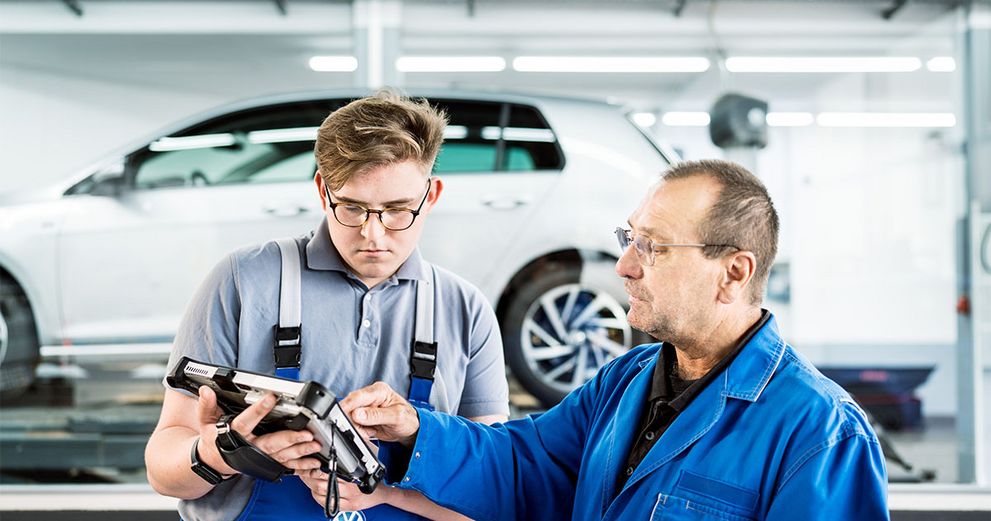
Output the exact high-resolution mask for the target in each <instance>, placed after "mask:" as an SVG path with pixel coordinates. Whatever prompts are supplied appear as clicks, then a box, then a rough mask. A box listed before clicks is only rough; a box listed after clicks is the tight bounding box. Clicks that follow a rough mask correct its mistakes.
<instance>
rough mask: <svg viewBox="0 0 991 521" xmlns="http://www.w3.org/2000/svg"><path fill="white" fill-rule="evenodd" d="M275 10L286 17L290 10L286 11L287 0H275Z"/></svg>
mask: <svg viewBox="0 0 991 521" xmlns="http://www.w3.org/2000/svg"><path fill="white" fill-rule="evenodd" d="M274 2H275V8H276V9H277V10H278V11H279V14H281V15H282V16H285V15H286V14H288V12H289V10H288V9H286V0H274Z"/></svg>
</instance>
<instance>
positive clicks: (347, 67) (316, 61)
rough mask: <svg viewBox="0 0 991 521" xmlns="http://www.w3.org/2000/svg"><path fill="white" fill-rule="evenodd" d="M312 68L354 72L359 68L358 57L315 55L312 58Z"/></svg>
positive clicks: (323, 70)
mask: <svg viewBox="0 0 991 521" xmlns="http://www.w3.org/2000/svg"><path fill="white" fill-rule="evenodd" d="M310 68H311V69H313V70H314V71H317V72H354V71H356V70H358V59H357V58H355V57H354V56H314V57H312V58H310Z"/></svg>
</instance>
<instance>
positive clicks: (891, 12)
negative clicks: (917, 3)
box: [881, 0, 908, 20]
mask: <svg viewBox="0 0 991 521" xmlns="http://www.w3.org/2000/svg"><path fill="white" fill-rule="evenodd" d="M907 3H908V0H895V3H893V4H891V7H889V8H887V9H885V10H884V11H881V18H884V19H885V20H891V17H893V16H895V13H897V12H898V11H900V10H901V8H902V7H905V4H907Z"/></svg>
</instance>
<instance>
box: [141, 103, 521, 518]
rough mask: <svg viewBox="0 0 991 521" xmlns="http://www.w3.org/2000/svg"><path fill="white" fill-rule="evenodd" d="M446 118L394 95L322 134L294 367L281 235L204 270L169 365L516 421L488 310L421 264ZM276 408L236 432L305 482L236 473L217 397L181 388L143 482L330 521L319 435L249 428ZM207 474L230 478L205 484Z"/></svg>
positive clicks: (172, 393)
mask: <svg viewBox="0 0 991 521" xmlns="http://www.w3.org/2000/svg"><path fill="white" fill-rule="evenodd" d="M445 125H446V118H445V116H444V115H443V114H442V113H440V112H438V111H437V110H435V109H433V108H431V107H430V106H429V105H428V104H427V103H426V102H425V101H420V102H414V101H411V100H409V99H407V98H402V97H399V96H396V95H395V94H392V93H389V92H380V93H378V94H376V95H375V96H372V97H369V98H364V99H360V100H357V101H354V102H352V103H350V104H349V105H347V106H345V107H343V108H341V109H339V110H337V111H335V112H334V113H332V114H331V115H330V116H329V117H328V118H327V119H326V120H325V121H324V122H323V125H321V127H320V130H319V132H318V136H317V143H316V159H317V166H318V169H319V170H318V172H317V176H316V177H315V184H316V191H317V194H318V196H319V197H320V200H321V202H322V205H323V208H324V211H325V213H326V216H325V219H323V220H322V222H321V223H320V225H319V227H318V228H317V229H316V230H315V231H314V232H311V233H310V234H309V235H307V236H305V237H301V238H298V239H296V241H295V242H296V246H297V248H298V250H299V252H300V264H301V271H302V273H301V296H300V303H301V328H300V340H301V342H300V343H301V346H302V347H301V349H300V351H299V352H298V353H299V357H298V358H296V357H295V355H294V354H293V356H290V360H289V361H290V362H292V361H293V360H298V362H297V363H296V364H292V363H289V364H288V365H289V366H292V367H285V366H286V365H287V362H286V360H285V357H283V356H281V355H280V360H279V363H278V364H277V363H276V354H275V352H274V346H275V345H276V328H277V326H278V325H279V323H280V316H279V302H280V287H281V286H280V282H281V267H282V257H281V253H280V249H279V246H278V244H277V243H275V242H269V243H265V244H262V245H260V246H257V247H251V248H245V249H242V250H239V251H236V252H234V253H232V254H231V255H229V256H228V257H227V258H226V259H224V260H223V261H222V262H221V263H220V264H219V265H217V267H216V268H214V270H213V271H212V272H211V273H210V274H209V275H208V277H207V279H206V281H205V282H204V283H203V285H202V287H201V288H200V289H199V291H198V292H197V293H196V295H195V297H194V298H193V301H192V303H191V304H190V306H189V309H188V310H187V312H186V315H185V317H184V318H183V321H182V324H181V326H180V330H179V332H178V334H177V336H176V340H175V346H174V348H173V352H172V357H171V360H170V367H172V366H174V365H175V364H176V363H177V362H178V360H179V358H180V357H182V356H189V357H192V358H194V359H197V360H201V361H205V362H208V363H213V364H220V365H229V366H236V367H239V368H242V369H245V370H250V371H256V372H263V373H269V374H278V375H280V376H288V377H292V378H298V379H301V380H314V381H317V382H319V383H321V384H323V385H324V386H326V387H327V388H329V389H330V390H331V391H332V392H334V393H335V394H336V395H338V396H344V395H346V394H347V393H349V392H351V391H353V390H355V389H358V388H360V387H362V386H365V385H368V384H370V383H372V382H375V381H384V382H388V383H389V385H390V386H392V387H393V388H395V389H400V390H402V392H403V393H405V394H404V395H405V396H407V397H409V398H410V399H411V400H414V401H415V402H417V403H420V404H421V405H423V406H424V407H427V408H428V409H429V408H433V409H436V410H439V411H444V412H448V413H456V414H460V415H462V416H465V417H467V418H469V419H472V420H475V421H481V422H484V423H493V422H500V421H505V420H506V419H507V416H508V390H507V384H506V378H505V370H504V367H503V355H502V344H501V340H500V335H499V330H498V325H497V323H496V319H495V315H494V313H493V311H492V309H491V307H490V306H489V305H488V303H487V302H486V300H485V298H484V297H483V296H482V294H481V293H480V292H479V291H478V290H477V289H476V288H475V287H473V286H471V285H470V284H469V283H467V282H465V281H464V280H462V279H460V278H458V277H456V276H455V275H453V274H451V273H450V272H447V271H445V270H443V269H440V268H437V267H433V266H431V265H430V264H428V263H426V262H425V261H424V260H423V259H422V258H421V257H420V253H419V250H418V249H417V247H416V245H417V243H418V241H419V239H420V235H421V233H422V230H423V226H424V225H425V221H426V216H427V215H428V214H429V213H430V211H431V210H432V209H433V208H434V206H435V205H436V204H437V200H438V198H439V197H440V194H441V191H442V190H443V183H442V182H441V180H440V179H437V178H434V177H431V176H430V172H431V170H432V168H433V164H434V161H435V160H436V157H437V153H438V151H439V149H440V145H441V142H442V140H443V130H444V126H445ZM424 284H426V285H430V286H428V287H432V288H433V294H434V308H435V309H436V310H437V311H436V312H435V313H434V314H433V316H434V335H433V337H434V339H435V341H436V342H437V353H436V370H435V373H434V378H433V381H432V382H433V383H432V387H430V386H429V383H426V384H425V382H429V379H424V378H417V379H416V381H417V383H416V384H415V385H411V382H412V381H413V380H414V379H413V376H414V374H413V373H411V367H412V366H411V354H412V353H411V349H412V346H413V339H414V331H415V324H414V322H415V320H414V319H415V317H416V316H417V311H416V303H417V288H418V287H419V285H424ZM277 365H278V366H279V367H278V368H277ZM416 376H422V375H416ZM272 406H273V403H272V401H271V400H266V401H262V402H258V403H257V404H255V405H253V406H251V407H250V408H249V409H247V410H245V411H244V412H242V413H241V414H240V415H239V416H237V417H236V418H235V419H233V420H232V421H231V422H230V427H231V429H233V430H235V431H238V432H239V433H241V434H242V435H244V436H245V437H247V438H248V439H249V440H251V441H252V442H253V443H254V444H255V445H256V446H257V447H259V448H260V449H261V450H263V451H264V452H266V453H267V454H269V455H270V456H272V457H273V458H274V459H275V460H277V461H279V462H280V463H282V464H283V465H284V466H286V467H288V468H291V469H294V470H295V471H296V476H291V477H289V478H286V479H283V480H282V482H280V483H275V484H272V483H267V482H262V481H258V480H254V479H252V478H250V477H247V476H244V475H241V474H238V473H237V471H236V470H234V469H233V468H231V467H230V466H228V465H227V464H226V463H225V462H224V460H223V459H222V458H221V456H220V453H219V451H218V449H217V447H216V437H217V425H216V422H217V420H218V419H219V418H220V411H219V409H218V408H217V406H216V396H214V395H213V393H212V392H210V391H209V390H205V389H204V390H202V391H201V392H200V396H199V397H195V396H190V395H188V394H186V393H184V392H182V391H178V390H176V389H171V388H170V389H167V390H166V392H165V401H164V404H163V408H162V415H161V418H160V420H159V423H158V426H157V427H156V429H155V432H154V433H153V434H152V436H151V439H150V440H149V442H148V447H147V450H146V454H145V460H146V463H147V467H148V481H149V482H150V483H151V485H152V486H153V487H154V488H155V490H156V491H158V492H159V493H162V494H165V495H169V496H174V497H178V498H180V499H182V501H180V507H179V511H180V514H181V515H182V517H183V519H185V520H186V521H192V520H196V519H211V520H214V519H239V520H241V519H244V520H248V519H276V518H278V519H294V520H295V519H324V515H323V500H324V495H325V494H326V480H327V475H326V474H323V473H321V472H320V471H319V470H318V467H319V462H318V461H317V460H316V459H315V458H312V457H307V456H308V455H310V454H312V453H314V452H316V451H317V450H318V448H319V444H318V443H317V442H315V441H313V439H312V435H310V434H309V432H307V431H302V432H293V431H282V432H277V433H271V434H266V435H263V436H258V437H254V436H252V435H251V430H252V428H253V427H254V426H255V425H256V424H257V423H258V421H259V420H260V419H261V418H263V417H264V416H265V414H266V413H267V412H268V411H269V410H271V407H272ZM194 466H195V467H197V469H196V470H198V471H200V472H199V473H197V472H194V469H193V467H194ZM204 468H208V470H209V471H212V472H214V473H216V474H219V475H221V476H222V477H223V478H224V479H223V480H219V479H218V478H211V479H206V478H204V477H201V474H202V473H203V472H204V471H203V469H204ZM209 471H208V472H206V473H207V474H209ZM340 496H341V510H344V511H358V510H360V511H362V514H361V517H364V518H366V519H369V520H372V519H408V518H417V515H422V516H425V517H429V518H434V519H438V518H458V517H460V516H458V515H456V514H453V513H452V512H450V511H447V510H444V509H442V508H440V507H438V506H437V505H434V504H433V503H431V502H430V501H428V500H427V499H426V498H424V497H423V496H422V495H420V494H418V493H415V492H410V491H404V490H400V489H398V488H392V487H388V486H380V487H378V489H377V490H376V491H375V493H373V494H371V495H364V494H361V493H360V492H358V490H357V487H355V486H354V485H351V484H348V483H344V482H341V483H340ZM318 502H319V503H318ZM353 518H354V517H353V516H351V517H349V519H353Z"/></svg>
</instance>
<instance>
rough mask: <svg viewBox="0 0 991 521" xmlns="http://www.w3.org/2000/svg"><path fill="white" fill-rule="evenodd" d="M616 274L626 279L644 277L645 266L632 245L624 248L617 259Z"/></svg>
mask: <svg viewBox="0 0 991 521" xmlns="http://www.w3.org/2000/svg"><path fill="white" fill-rule="evenodd" d="M616 274H617V275H619V276H620V277H623V278H624V279H639V278H641V277H643V266H641V265H640V259H639V258H638V257H637V254H636V252H635V251H633V248H632V247H629V248H626V249H625V250H623V254H622V255H620V256H619V260H618V261H616Z"/></svg>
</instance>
